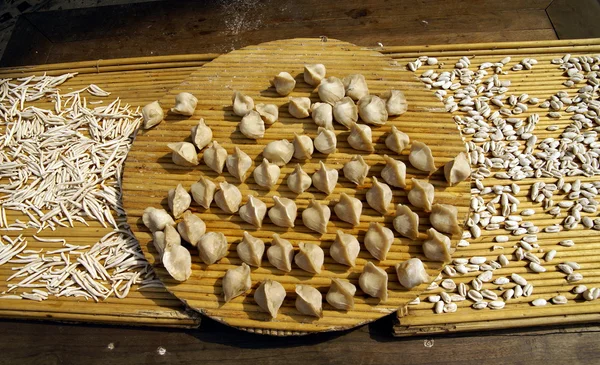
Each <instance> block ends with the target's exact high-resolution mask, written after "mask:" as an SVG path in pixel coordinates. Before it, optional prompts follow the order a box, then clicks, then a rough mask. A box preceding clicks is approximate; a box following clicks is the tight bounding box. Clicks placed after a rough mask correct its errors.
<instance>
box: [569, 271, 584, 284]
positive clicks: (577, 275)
mask: <svg viewBox="0 0 600 365" xmlns="http://www.w3.org/2000/svg"><path fill="white" fill-rule="evenodd" d="M580 280H583V275H581V274H580V273H578V272H574V273H572V274H569V275H567V281H568V282H569V283H575V282H577V281H580Z"/></svg>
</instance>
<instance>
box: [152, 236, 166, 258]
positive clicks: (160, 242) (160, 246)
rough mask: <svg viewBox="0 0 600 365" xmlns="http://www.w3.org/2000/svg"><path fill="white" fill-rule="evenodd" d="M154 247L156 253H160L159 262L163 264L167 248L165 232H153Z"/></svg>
mask: <svg viewBox="0 0 600 365" xmlns="http://www.w3.org/2000/svg"><path fill="white" fill-rule="evenodd" d="M152 245H153V246H154V248H155V249H156V252H158V260H157V262H161V261H162V255H163V253H165V246H166V242H165V232H163V231H156V232H153V233H152Z"/></svg>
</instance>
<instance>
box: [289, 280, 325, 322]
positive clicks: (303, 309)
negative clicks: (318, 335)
mask: <svg viewBox="0 0 600 365" xmlns="http://www.w3.org/2000/svg"><path fill="white" fill-rule="evenodd" d="M296 295H297V296H296V309H298V311H299V312H300V313H302V314H306V315H307V316H314V317H319V318H320V317H323V296H322V295H321V293H320V292H319V291H318V290H317V289H315V288H313V287H312V286H309V285H296Z"/></svg>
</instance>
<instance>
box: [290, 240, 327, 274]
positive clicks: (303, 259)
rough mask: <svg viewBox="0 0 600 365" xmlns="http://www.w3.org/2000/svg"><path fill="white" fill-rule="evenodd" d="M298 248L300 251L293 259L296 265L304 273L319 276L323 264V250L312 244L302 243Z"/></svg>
mask: <svg viewBox="0 0 600 365" xmlns="http://www.w3.org/2000/svg"><path fill="white" fill-rule="evenodd" d="M298 247H299V248H300V251H299V252H298V253H297V254H296V257H294V262H295V263H296V265H298V267H299V268H301V269H302V270H304V271H308V272H312V273H315V274H320V273H321V267H322V266H323V262H325V253H324V252H323V249H322V248H321V247H319V246H317V245H315V244H314V243H304V242H300V243H299V244H298Z"/></svg>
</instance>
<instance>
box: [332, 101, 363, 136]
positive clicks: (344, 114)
mask: <svg viewBox="0 0 600 365" xmlns="http://www.w3.org/2000/svg"><path fill="white" fill-rule="evenodd" d="M333 119H334V120H335V121H336V122H338V123H339V124H341V125H343V126H344V127H346V128H348V129H350V127H351V126H352V123H356V122H357V121H358V107H357V106H356V104H355V103H354V100H352V99H351V98H350V97H348V96H345V97H343V98H342V99H340V100H339V101H337V102H336V103H335V104H334V105H333Z"/></svg>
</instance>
